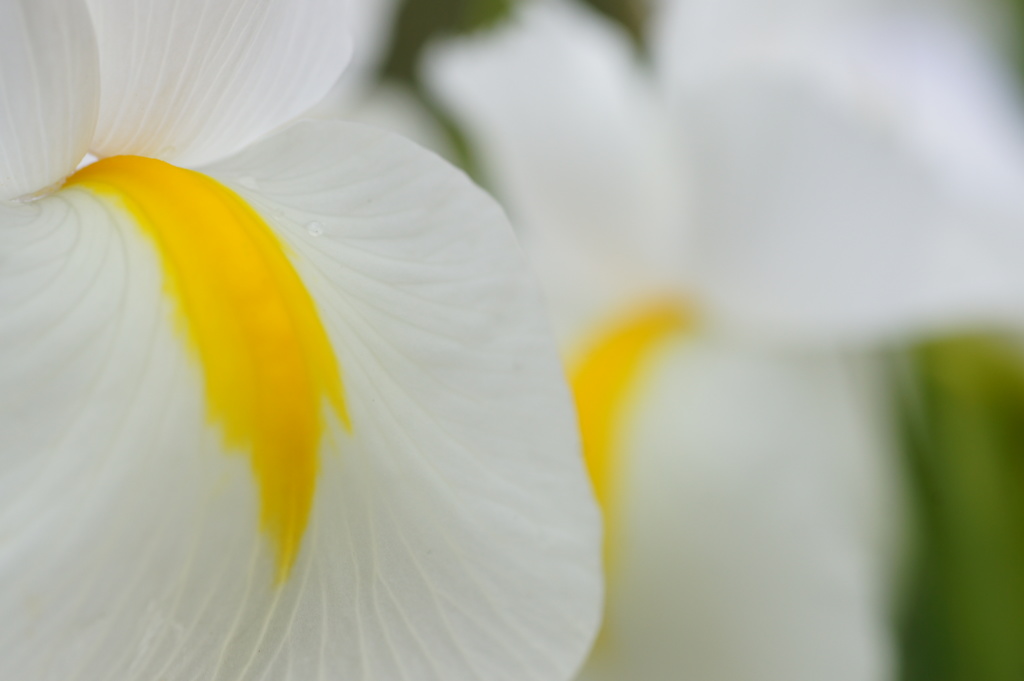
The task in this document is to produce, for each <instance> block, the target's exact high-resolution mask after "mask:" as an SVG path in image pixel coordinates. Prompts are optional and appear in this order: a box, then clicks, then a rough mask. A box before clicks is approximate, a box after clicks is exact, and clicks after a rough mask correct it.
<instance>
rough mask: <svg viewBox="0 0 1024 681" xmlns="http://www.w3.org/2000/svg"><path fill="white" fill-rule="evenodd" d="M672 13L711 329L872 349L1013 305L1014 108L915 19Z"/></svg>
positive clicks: (1017, 115) (999, 72)
mask: <svg viewBox="0 0 1024 681" xmlns="http://www.w3.org/2000/svg"><path fill="white" fill-rule="evenodd" d="M792 4H793V3H785V2H782V3H769V4H768V5H758V4H756V3H745V2H733V3H725V8H731V10H732V11H731V13H730V12H729V11H725V9H723V7H720V6H716V5H714V4H713V3H702V2H687V3H680V4H679V5H678V6H677V7H676V8H675V10H674V11H673V12H671V13H670V14H669V15H668V16H667V19H666V20H665V21H664V22H663V23H662V24H661V26H662V29H663V30H662V35H661V41H660V43H659V49H658V54H659V60H658V61H659V63H660V66H661V69H662V71H663V73H664V74H665V76H666V85H667V87H668V88H669V89H670V90H672V91H673V94H674V95H675V97H676V103H677V105H678V106H679V107H680V114H679V115H680V117H681V119H682V120H683V121H684V122H685V123H686V124H688V125H690V126H692V136H691V138H692V139H693V140H694V145H693V150H694V163H695V165H696V166H697V167H699V168H700V170H701V172H700V173H699V175H698V176H697V187H696V189H695V195H696V196H697V197H698V199H697V201H696V203H697V209H698V214H697V219H698V221H699V222H700V227H701V229H700V232H699V233H700V240H699V244H698V246H697V248H698V249H699V251H700V253H701V256H702V257H701V258H700V259H698V260H697V266H698V267H699V268H700V271H699V272H698V278H699V280H700V282H701V286H702V293H703V294H704V295H705V296H707V298H708V299H709V300H710V301H712V305H711V307H713V308H714V309H715V310H716V311H717V312H719V313H720V314H721V315H722V317H723V318H725V319H727V320H728V321H729V323H735V324H745V325H755V326H756V327H757V328H759V329H760V330H761V331H764V332H767V333H788V334H802V335H805V337H806V335H807V334H812V335H813V334H817V335H822V334H825V335H836V334H839V335H843V336H849V335H851V334H852V335H854V336H865V335H868V336H871V335H875V334H878V333H891V332H894V331H900V330H904V329H906V328H907V327H919V326H921V325H926V326H936V325H942V326H946V325H950V324H967V323H980V322H991V321H993V320H997V319H999V318H1001V317H1003V318H1005V317H1006V316H1007V315H1015V314H1016V313H1015V312H1014V310H1016V309H1017V308H1019V307H1020V305H1021V301H1022V300H1024V277H1022V272H1021V269H1020V267H1018V266H1017V264H1016V263H1017V262H1019V261H1020V259H1021V257H1024V229H1021V227H1020V225H1021V224H1024V223H1022V218H1024V109H1022V108H1021V107H1020V104H1019V102H1018V101H1017V99H1016V95H1015V91H1014V86H1013V85H1012V80H1011V78H1010V77H1009V76H1008V74H1007V73H1005V70H1004V69H1003V68H1001V67H1000V65H999V64H998V61H997V59H996V58H995V57H994V56H993V55H992V54H991V53H990V52H989V51H988V50H986V49H985V48H984V46H983V45H982V44H981V42H980V40H979V39H978V38H977V36H974V35H972V34H971V32H969V31H967V30H966V28H965V27H963V26H960V25H956V24H954V23H952V22H951V21H950V20H949V19H948V18H944V17H942V16H940V15H936V14H934V13H924V12H911V13H905V12H894V11H886V12H881V11H874V12H868V11H866V9H865V6H864V5H866V3H861V6H858V3H845V4H846V5H847V6H846V7H845V8H844V9H845V11H844V12H838V11H831V10H834V8H831V10H830V11H826V9H828V8H829V7H830V6H829V5H828V4H826V5H824V6H821V7H819V8H818V11H816V12H808V13H807V14H806V15H788V14H786V13H785V12H783V11H782V9H781V8H780V6H785V7H789V6H790V5H792Z"/></svg>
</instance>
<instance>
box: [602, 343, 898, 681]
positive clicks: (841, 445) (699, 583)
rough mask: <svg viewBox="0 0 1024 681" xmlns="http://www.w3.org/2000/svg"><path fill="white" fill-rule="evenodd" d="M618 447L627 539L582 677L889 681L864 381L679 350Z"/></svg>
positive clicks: (874, 434) (888, 518)
mask: <svg viewBox="0 0 1024 681" xmlns="http://www.w3.org/2000/svg"><path fill="white" fill-rule="evenodd" d="M652 360H653V361H652V365H651V370H650V371H649V373H648V375H647V376H646V378H645V379H644V385H643V387H642V389H641V390H638V391H637V399H636V401H635V402H634V403H633V404H632V405H631V408H630V410H629V416H630V426H629V427H628V428H627V429H626V430H625V431H624V432H623V436H622V437H621V440H620V445H621V452H620V456H621V457H622V458H621V461H620V462H619V468H620V469H621V471H622V476H621V477H622V486H621V487H620V489H619V496H618V508H619V513H618V518H617V519H616V522H617V523H618V527H619V528H620V532H619V537H620V539H619V541H618V543H617V546H616V550H615V553H614V555H613V556H612V568H611V570H610V573H609V602H608V618H607V620H606V629H605V631H604V633H603V635H602V638H601V639H600V641H599V643H598V646H597V647H596V649H595V653H594V655H593V657H592V659H591V661H590V663H589V664H588V666H587V668H586V673H585V674H584V675H583V677H582V678H583V679H585V680H586V681H614V680H619V679H627V678H628V679H644V680H645V681H678V680H679V679H685V680H691V679H692V680H699V681H822V680H823V679H829V680H830V681H886V680H887V679H889V678H892V677H891V674H892V671H893V669H892V662H893V660H892V656H891V653H892V651H891V650H890V643H889V641H888V637H887V631H888V621H889V605H888V600H887V595H888V593H887V592H888V588H889V586H890V585H889V584H888V580H889V578H890V577H891V568H892V567H893V565H892V563H891V559H892V553H891V548H892V545H893V541H892V540H893V539H895V538H896V536H897V531H898V530H899V528H900V516H899V514H898V513H895V512H894V511H895V510H896V509H895V508H894V505H893V503H892V502H893V498H892V496H891V492H892V490H891V489H890V485H891V471H890V470H889V469H888V467H887V466H886V461H887V458H886V457H885V452H886V450H885V447H884V442H885V440H884V438H885V437H886V436H887V435H888V434H887V433H886V431H885V430H884V425H883V422H882V420H881V419H880V415H881V413H882V412H881V410H880V409H879V408H878V405H879V401H878V395H879V390H878V388H879V386H878V385H873V384H872V383H873V379H875V378H877V377H876V376H872V374H871V372H870V371H865V369H866V367H865V366H863V365H860V364H857V363H852V362H851V363H847V362H844V361H842V360H840V359H837V358H834V357H829V356H828V355H825V354H817V355H806V354H804V355H802V354H799V353H792V352H789V353H787V352H783V351H778V350H772V349H768V348H765V347H764V346H763V345H760V346H757V345H750V344H744V343H743V342H736V341H731V342H729V341H723V340H722V339H720V338H708V339H699V340H698V339H686V340H680V341H677V342H675V343H674V344H672V345H669V346H666V347H665V349H664V350H663V351H661V352H659V353H658V356H657V357H656V358H652Z"/></svg>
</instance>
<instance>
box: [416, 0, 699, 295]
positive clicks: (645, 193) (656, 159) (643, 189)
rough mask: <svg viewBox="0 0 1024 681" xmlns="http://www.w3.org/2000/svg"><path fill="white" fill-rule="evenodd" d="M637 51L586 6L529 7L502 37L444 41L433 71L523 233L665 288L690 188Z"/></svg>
mask: <svg viewBox="0 0 1024 681" xmlns="http://www.w3.org/2000/svg"><path fill="white" fill-rule="evenodd" d="M633 50H634V48H633V46H632V45H631V44H630V42H629V39H628V38H627V36H626V35H625V33H624V32H623V31H621V30H620V29H618V28H616V27H614V26H613V25H612V24H610V23H609V22H606V21H605V20H603V19H601V18H599V17H598V16H596V15H595V14H594V13H592V12H591V11H590V10H586V9H584V8H582V7H579V6H576V5H570V4H567V3H555V2H551V3H546V2H537V3H525V4H524V5H523V6H522V7H521V8H520V11H519V12H518V13H517V14H516V15H515V16H514V17H512V19H510V20H509V21H508V22H507V23H506V24H504V25H502V27H500V28H499V29H498V30H497V31H496V32H494V33H490V34H485V35H480V36H475V37H471V38H467V39H464V40H462V41H460V42H457V43H452V44H449V45H445V46H442V47H439V48H437V49H436V50H435V51H434V52H433V53H432V54H429V55H428V56H427V63H426V69H425V75H426V77H427V80H428V82H429V83H431V84H432V87H433V89H434V90H435V91H436V93H437V94H438V95H439V96H440V97H441V99H442V100H443V101H444V102H445V103H446V104H447V105H448V106H450V107H451V109H452V110H453V112H454V113H455V115H456V117H457V119H458V120H459V121H461V122H463V123H464V124H465V127H466V129H467V130H468V132H469V133H470V138H471V142H472V143H473V145H474V146H475V147H476V148H477V149H478V150H479V152H480V154H479V156H480V158H481V160H482V165H483V166H484V170H485V171H486V173H487V176H488V178H489V179H493V182H494V184H495V188H496V191H497V192H498V194H499V195H500V196H501V197H502V198H503V199H504V200H505V202H506V205H507V206H508V207H509V210H510V212H511V213H512V216H513V219H514V220H515V221H516V222H517V223H519V224H522V225H523V226H524V227H525V229H526V230H527V235H526V239H527V240H530V239H538V240H545V239H555V240H560V241H565V240H567V239H568V240H571V241H572V242H573V243H574V244H575V248H576V249H577V250H579V251H580V252H585V253H587V254H588V257H590V258H592V259H595V260H596V261H600V262H601V263H602V265H604V264H607V265H608V267H609V268H611V269H616V268H618V269H622V270H624V272H623V273H622V276H621V277H619V281H620V283H622V284H623V285H624V286H636V285H637V284H638V283H642V282H645V283H651V282H655V283H656V285H657V284H660V285H662V286H664V285H665V283H666V282H672V283H675V282H676V281H677V280H678V279H679V278H680V277H681V272H682V270H683V269H684V267H683V262H684V260H685V257H684V255H685V254H684V252H685V246H686V236H687V232H686V224H685V222H684V219H683V207H684V204H685V199H686V184H685V182H684V181H683V175H684V173H683V171H682V168H681V167H680V165H679V164H678V163H677V159H678V158H679V156H678V154H677V151H678V150H677V149H676V139H675V138H674V135H673V132H672V129H671V128H670V126H669V121H668V120H667V117H664V116H663V115H662V113H663V112H662V109H661V107H660V106H659V104H658V102H657V101H656V95H655V92H654V89H653V88H652V87H651V83H650V82H649V81H648V79H647V78H646V74H645V73H644V72H643V69H642V67H641V65H640V64H639V61H638V59H637V56H636V54H635V53H634V51H633ZM544 249H545V247H544V245H543V244H541V245H539V246H538V247H537V250H539V251H540V250H544Z"/></svg>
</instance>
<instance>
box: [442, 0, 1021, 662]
mask: <svg viewBox="0 0 1024 681" xmlns="http://www.w3.org/2000/svg"><path fill="white" fill-rule="evenodd" d="M952 11H953V10H949V9H944V10H943V11H942V12H939V11H938V10H936V11H934V12H930V11H929V12H926V11H924V10H923V9H922V8H921V7H902V8H900V9H899V10H896V9H891V8H890V7H889V5H888V4H886V3H883V2H871V1H870V0H866V1H861V0H851V1H848V2H844V1H836V2H825V3H821V2H801V1H799V0H792V1H786V0H779V1H775V2H754V1H752V0H706V1H704V0H691V1H684V0H680V2H678V3H672V2H667V3H666V4H665V6H664V7H663V8H662V10H661V13H660V14H659V15H658V16H657V19H656V21H655V22H653V24H652V25H653V27H654V31H653V36H654V39H653V48H652V53H653V69H647V68H645V66H644V64H642V62H641V60H640V59H639V58H638V57H637V55H636V54H635V52H634V49H633V46H632V45H631V44H630V42H629V40H628V39H627V38H626V36H625V35H624V34H623V33H621V32H619V31H617V30H616V29H615V28H614V27H612V26H611V25H610V24H608V23H606V22H604V21H602V20H600V19H599V18H597V17H596V16H594V15H592V14H591V13H589V12H587V11H585V10H583V9H582V8H579V7H577V6H574V5H568V4H563V3H540V2H539V3H534V4H528V5H526V6H524V7H522V9H521V11H520V12H519V13H518V14H517V15H516V16H515V17H513V19H512V21H511V22H510V24H509V25H507V26H505V27H502V28H501V29H500V30H499V31H496V32H494V33H493V34H488V35H481V36H477V37H473V38H470V39H466V40H462V41H460V42H458V43H454V44H449V45H446V46H443V47H441V48H439V49H437V50H436V51H435V52H434V54H433V55H432V56H431V59H430V60H429V61H428V64H427V71H426V75H427V77H428V80H429V81H430V82H431V83H432V85H433V87H434V90H435V91H436V92H437V93H438V94H439V95H440V97H441V99H442V100H443V101H444V102H446V103H447V104H448V105H449V106H450V107H451V108H452V110H453V111H454V112H455V113H456V115H457V117H458V118H459V120H460V121H461V122H462V123H463V124H464V125H465V127H466V129H467V130H468V131H469V133H470V135H471V138H472V140H473V141H474V142H475V143H476V145H477V146H476V148H477V149H478V151H479V152H480V156H481V161H482V166H483V168H484V170H485V171H486V173H487V179H489V180H490V181H491V182H492V183H493V185H494V187H495V189H496V191H497V192H498V194H499V196H500V197H501V198H503V199H504V202H505V204H506V205H507V207H508V208H509V210H510V212H511V213H512V215H513V218H514V220H515V221H516V222H518V223H519V224H520V225H521V226H522V230H523V238H524V241H525V243H526V246H527V249H528V252H529V254H530V256H531V258H532V261H533V263H534V264H535V266H536V267H537V269H538V270H539V272H540V275H541V277H542V279H543V281H544V283H545V289H546V293H547V294H548V298H549V300H550V302H551V304H552V305H551V306H552V314H553V316H554V319H555V323H556V324H557V325H558V326H559V327H560V329H561V331H562V335H563V339H564V341H565V344H566V345H567V347H568V348H569V354H570V358H572V359H573V361H574V363H575V365H576V368H575V371H574V373H575V379H574V380H575V382H576V387H577V393H578V394H577V399H578V401H579V405H580V410H581V421H582V423H583V428H584V439H585V442H586V445H587V449H588V452H587V454H588V458H589V460H590V464H591V470H592V473H593V475H594V478H595V484H596V488H597V492H598V495H599V497H600V498H601V499H602V501H603V503H604V506H605V510H606V515H607V517H608V521H607V522H608V525H609V537H610V540H609V547H608V554H609V555H608V561H609V577H610V582H609V583H610V587H611V588H610V592H609V604H608V619H607V621H606V628H605V632H604V635H603V637H602V639H601V641H600V642H599V645H598V647H597V648H596V650H595V654H594V656H593V658H592V661H591V664H590V666H589V668H588V670H587V674H586V676H587V677H588V678H608V679H612V678H617V679H622V678H642V679H647V680H652V679H665V680H666V681H677V680H678V679H680V678H686V679H699V680H700V681H717V680H723V681H724V680H729V681H740V680H743V681H765V680H772V681H774V680H776V679H778V680H779V681H797V680H800V681H820V680H821V679H830V680H831V681H838V680H850V681H854V680H868V679H871V680H873V679H883V678H887V677H888V675H889V674H890V673H891V671H892V669H891V667H892V661H891V651H890V650H889V646H890V644H889V642H888V619H889V616H890V608H891V605H890V604H889V603H888V602H887V597H888V593H887V590H888V580H889V571H890V569H891V561H892V556H891V555H890V547H891V546H892V543H893V536H894V535H895V534H898V532H899V529H900V528H899V526H900V522H901V521H900V514H899V513H898V503H896V502H895V501H894V497H895V495H894V494H893V493H892V491H893V487H894V485H895V484H896V480H895V475H894V473H893V471H891V470H889V467H888V448H889V436H890V434H889V433H888V424H887V416H886V414H885V407H886V398H885V395H884V391H883V386H882V385H880V384H879V383H880V382H879V380H878V377H877V376H876V375H875V373H876V372H875V369H874V367H873V366H872V365H871V363H870V362H865V361H863V359H856V355H857V354H858V353H859V351H858V348H864V347H866V345H865V344H866V343H877V342H879V341H882V340H885V339H897V338H901V337H903V336H904V335H905V334H908V333H911V332H916V333H922V332H924V331H926V330H937V329H941V328H949V327H953V326H957V325H966V324H971V323H981V322H984V321H1001V322H1004V323H1007V322H1012V321H1013V320H1014V319H1015V316H1014V315H1016V314H1018V313H1017V311H1018V310H1019V309H1020V306H1021V304H1022V303H1024V268H1021V267H1019V265H1018V261H1019V260H1020V256H1021V254H1024V240H1022V239H1024V229H1021V227H1020V224H1021V223H1020V220H1019V218H1018V216H1019V215H1020V214H1021V206H1020V202H1021V201H1024V185H1022V182H1024V165H1022V161H1024V154H1021V150H1022V147H1021V139H1022V138H1021V132H1020V130H1021V129H1020V120H1021V119H1020V118H1019V115H1018V111H1017V102H1016V100H1015V99H1014V95H1013V89H1012V87H1011V86H1010V82H1009V77H1008V76H1007V74H1005V73H1003V72H1002V71H1001V68H1000V66H999V62H998V60H997V59H996V58H995V57H994V56H993V55H992V54H990V53H989V49H988V47H987V46H986V44H985V42H984V40H983V39H982V38H981V37H980V36H979V35H978V34H977V33H973V32H972V31H971V30H970V29H968V28H967V27H968V26H973V24H970V23H967V22H958V21H954V20H953V19H952V18H950V17H951V16H953V15H951V14H947V13H946V12H952ZM837 350H840V352H837Z"/></svg>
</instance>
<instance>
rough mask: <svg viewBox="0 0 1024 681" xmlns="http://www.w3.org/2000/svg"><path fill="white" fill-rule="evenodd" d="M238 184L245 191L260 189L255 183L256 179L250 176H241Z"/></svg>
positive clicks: (257, 183)
mask: <svg viewBox="0 0 1024 681" xmlns="http://www.w3.org/2000/svg"><path fill="white" fill-rule="evenodd" d="M238 184H240V185H242V186H243V187H245V188H246V189H259V188H260V184H259V182H257V181H256V178H255V177H252V176H251V175H243V176H242V177H240V178H238Z"/></svg>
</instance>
